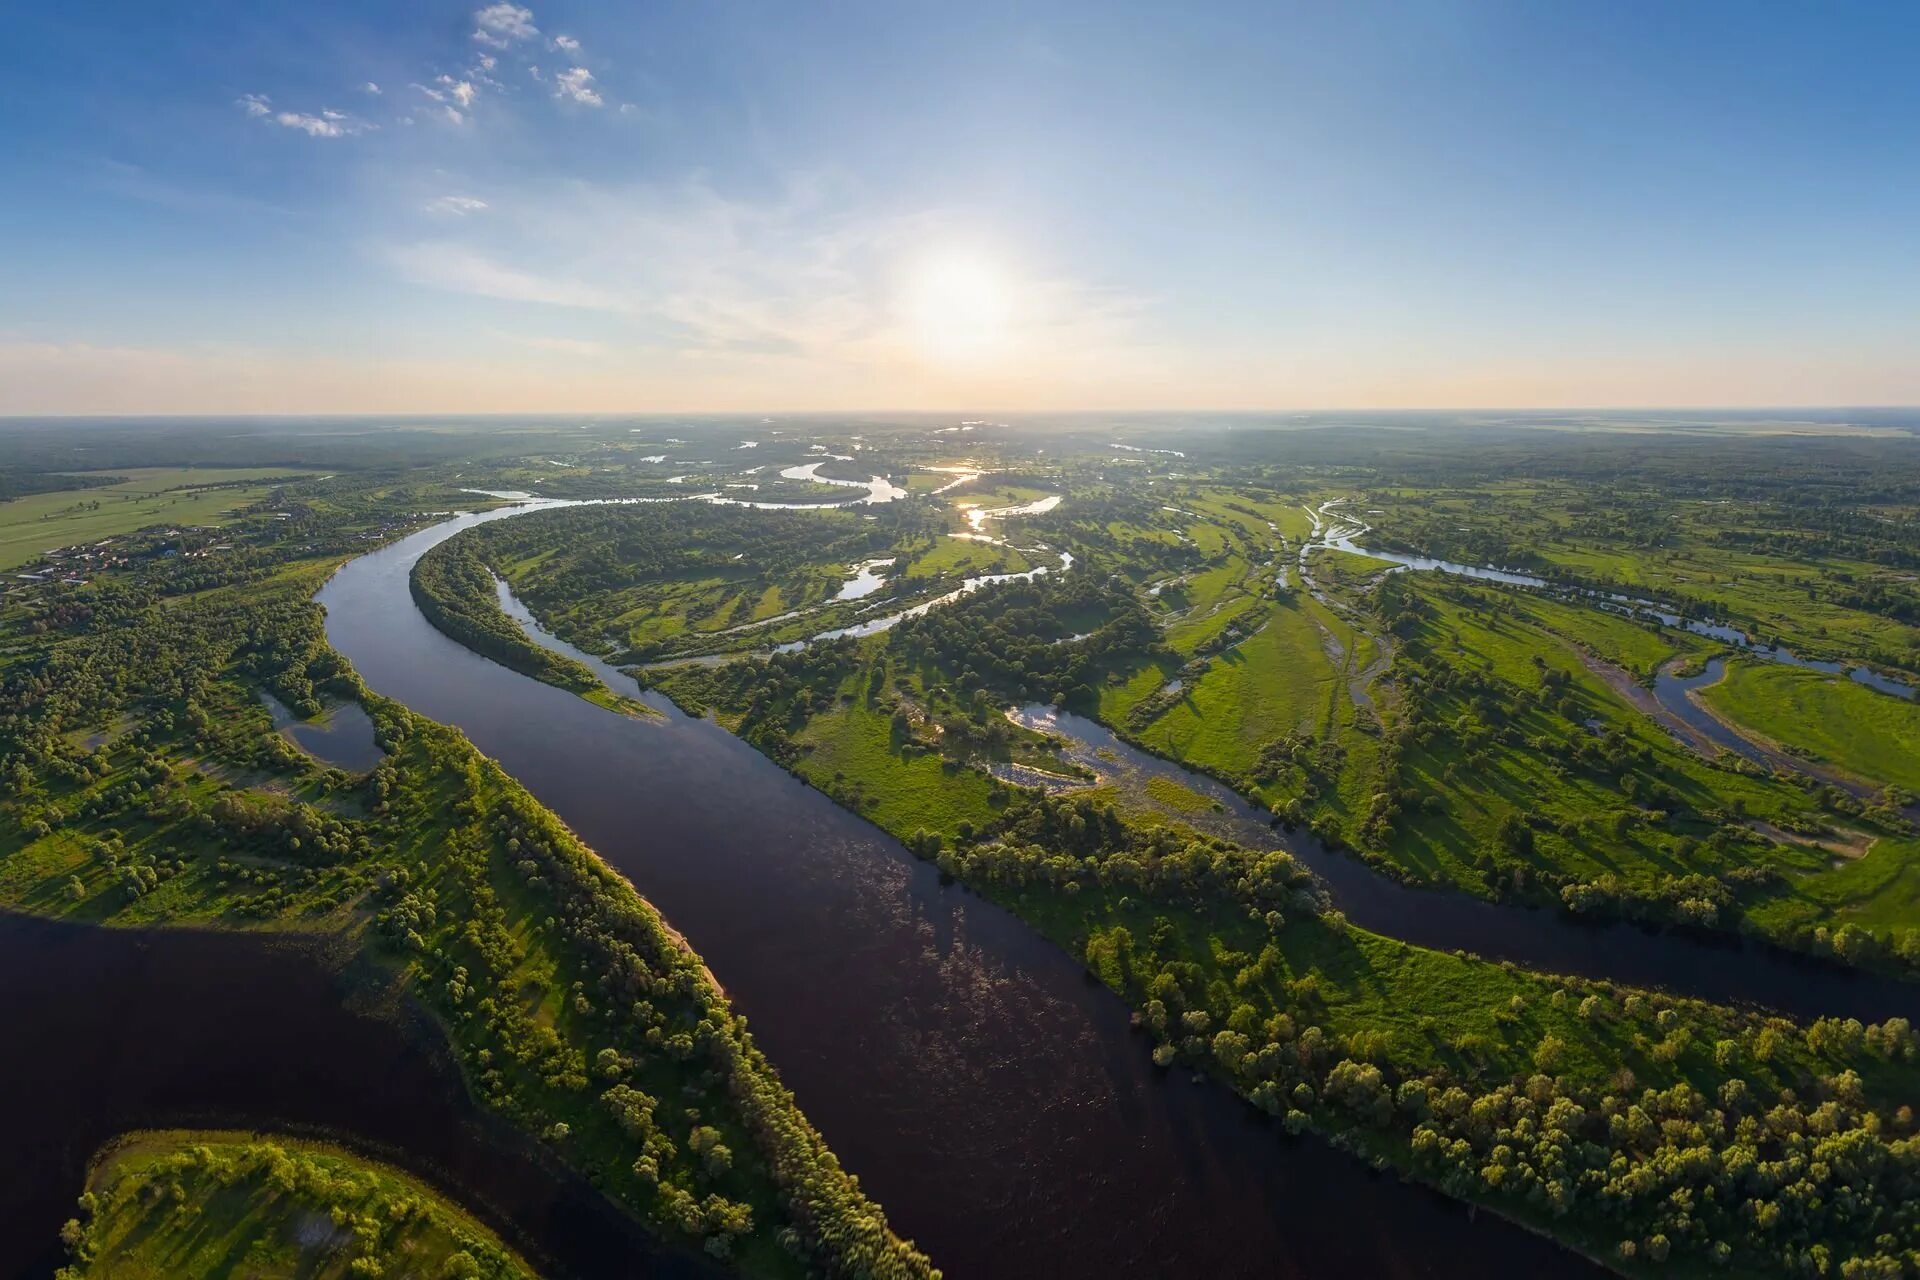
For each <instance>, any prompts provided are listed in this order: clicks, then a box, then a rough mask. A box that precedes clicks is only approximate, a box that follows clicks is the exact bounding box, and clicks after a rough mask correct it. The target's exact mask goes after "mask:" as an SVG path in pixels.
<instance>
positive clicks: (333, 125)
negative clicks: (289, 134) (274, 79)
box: [234, 93, 379, 138]
mask: <svg viewBox="0 0 1920 1280" xmlns="http://www.w3.org/2000/svg"><path fill="white" fill-rule="evenodd" d="M234 105H236V106H238V107H239V108H240V109H241V110H242V111H244V112H246V113H247V115H248V116H249V117H251V118H252V119H255V120H260V121H263V122H265V123H268V124H276V125H279V126H280V127H281V128H283V129H292V130H294V131H295V132H297V133H304V134H306V135H307V136H308V137H309V138H346V137H351V136H353V135H354V134H357V133H366V132H368V131H369V130H372V129H375V128H378V127H379V126H377V125H374V124H371V123H369V122H368V121H365V120H362V119H360V118H359V117H357V116H351V115H348V114H347V113H346V112H344V111H335V110H333V109H332V108H331V107H329V108H326V109H324V110H322V111H321V112H320V113H319V114H318V115H314V114H312V113H310V112H305V111H275V110H274V109H273V101H272V99H270V98H268V97H267V95H266V94H264V93H246V94H242V95H241V96H240V97H239V99H238V100H237V101H236V102H235V104H234Z"/></svg>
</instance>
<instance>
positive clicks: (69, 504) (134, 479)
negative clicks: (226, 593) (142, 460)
mask: <svg viewBox="0 0 1920 1280" xmlns="http://www.w3.org/2000/svg"><path fill="white" fill-rule="evenodd" d="M299 474H300V473H299V470H298V469H296V468H291V467H238V468H232V469H219V468H211V467H142V468H133V469H129V470H127V471H123V472H120V473H117V474H115V475H85V474H79V475H74V476H72V477H71V480H72V482H73V484H74V487H73V488H67V489H55V490H50V491H42V492H36V493H32V494H30V495H28V496H24V497H15V498H13V499H12V500H11V501H0V569H13V568H16V567H17V566H20V565H23V564H26V563H27V562H29V561H31V560H33V559H35V558H36V557H38V556H40V555H41V554H43V553H45V552H48V551H54V550H57V549H59V548H61V547H69V546H77V545H82V544H92V543H96V542H99V541H100V540H101V539H103V538H110V537H114V536H115V535H118V534H124V533H131V532H133V531H134V530H136V529H144V528H146V527H148V526H149V525H154V524H159V523H161V522H163V521H164V522H167V523H170V524H174V525H181V526H196V525H221V524H226V523H228V522H229V520H230V519H231V518H232V515H233V513H234V512H236V511H238V510H240V509H242V508H244V507H247V506H249V505H251V504H253V503H255V502H258V501H259V500H260V499H261V498H262V497H264V496H265V495H266V494H267V493H269V492H270V491H271V489H270V487H269V486H266V485H263V484H261V483H260V482H261V481H264V480H272V479H282V478H295V477H298V475H299ZM60 479H62V477H58V476H44V477H42V478H41V480H42V483H49V484H50V483H52V482H56V481H58V480H60ZM4 496H5V495H0V497H4Z"/></svg>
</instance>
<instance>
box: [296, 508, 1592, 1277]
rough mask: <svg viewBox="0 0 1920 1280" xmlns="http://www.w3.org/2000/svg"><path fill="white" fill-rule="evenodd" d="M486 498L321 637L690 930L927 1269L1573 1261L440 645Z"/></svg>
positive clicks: (366, 562)
mask: <svg viewBox="0 0 1920 1280" xmlns="http://www.w3.org/2000/svg"><path fill="white" fill-rule="evenodd" d="M511 514H514V509H505V510H501V511H494V512H488V513H483V514H479V515H468V516H463V517H459V518H456V519H454V520H451V521H448V522H446V523H443V524H441V525H437V526H435V527H433V528H431V529H428V530H425V531H423V532H421V533H418V534H415V535H413V536H412V537H409V538H407V539H404V540H402V541H400V542H398V543H395V544H393V545H391V546H389V547H386V548H384V549H382V550H380V551H376V552H374V553H372V554H370V555H367V556H364V557H362V558H360V559H359V560H356V561H354V562H352V563H351V564H349V565H347V566H346V567H345V568H344V569H342V570H341V572H340V573H339V574H337V575H336V576H335V577H334V579H333V580H332V581H331V582H330V583H329V584H328V585H327V587H326V588H325V589H324V590H323V591H322V592H321V594H320V597H319V599H320V602H321V603H322V604H323V605H325V606H326V608H327V615H328V616H327V631H328V635H329V638H330V639H331V640H332V643H333V645H334V646H335V647H336V648H337V649H338V650H339V651H340V652H341V653H343V654H344V655H346V656H347V657H348V658H349V659H350V660H351V661H352V662H353V663H354V665H355V666H356V667H357V668H358V670H359V672H360V674H361V675H362V676H363V677H364V678H365V679H366V681H367V683H368V684H370V685H371V686H372V687H373V688H375V689H376V690H378V691H380V692H381V693H384V694H387V695H389V696H391V697H395V698H398V699H400V700H401V701H404V702H406V703H407V704H408V705H410V706H412V707H413V708H414V709H415V710H417V711H420V712H422V713H423V714H426V715H429V716H432V717H434V718H435V719H438V720H441V721H443V722H446V723H450V724H454V725H457V726H459V727H460V728H461V729H463V730H464V731H465V732H466V733H467V735H468V736H469V737H470V738H471V739H472V740H473V741H474V743H475V744H476V745H477V746H478V747H479V748H480V749H481V750H482V751H485V752H486V753H488V754H489V755H491V756H493V757H494V758H495V759H497V760H499V761H500V762H501V764H502V765H503V766H504V767H505V768H506V769H508V770H509V771H510V772H511V773H513V774H514V775H515V776H516V777H518V778H519V779H520V780H521V781H522V782H524V783H525V784H526V785H527V786H528V787H529V788H531V789H532V790H533V792H534V793H535V794H536V795H537V796H538V797H539V798H540V799H541V800H542V801H543V802H544V803H546V804H547V805H548V806H550V807H551V808H553V809H554V810H555V811H556V812H557V813H558V814H559V815H560V816H561V817H562V818H564V819H565V820H566V821H567V822H568V823H569V824H570V825H571V826H572V827H573V828H574V830H575V831H577V832H578V833H579V834H580V835H581V836H582V837H583V838H584V839H585V840H586V841H587V842H588V843H589V844H591V845H592V846H593V847H594V848H595V849H596V850H597V851H598V852H599V853H600V854H601V856H603V857H604V858H606V859H607V861H608V862H609V863H610V864H611V865H613V866H614V867H616V868H618V869H619V870H620V871H621V872H622V873H624V874H625V875H626V876H628V877H629V878H630V879H631V880H632V881H633V882H634V884H635V885H636V886H637V887H638V888H639V889H640V891H641V892H642V893H644V894H645V895H646V896H647V897H648V898H650V899H651V900H652V901H653V902H654V903H655V904H657V905H658V906H659V907H660V908H661V910H662V911H663V912H664V913H665V914H666V916H667V918H668V919H669V920H670V921H672V922H673V924H674V925H675V926H676V927H678V928H679V929H681V930H682V931H683V932H684V933H686V935H687V936H688V938H689V939H690V940H691V941H692V942H693V944H694V946H695V947H696V948H697V949H698V950H699V951H700V953H701V954H702V956H704V957H705V959H706V960H707V962H708V964H709V965H710V966H711V967H712V969H713V971H714V972H715V974H716V975H717V976H718V978H719V980H720V981H721V983H722V984H723V985H724V986H725V987H726V989H727V991H728V993H729V995H730V996H731V997H732V999H733V1000H734V1001H735V1003H736V1006H737V1007H738V1008H739V1009H740V1010H741V1011H742V1012H743V1013H745V1014H746V1015H747V1016H748V1017H749V1018H750V1020H751V1022H752V1025H753V1027H754V1031H755V1034H756V1035H757V1037H758V1038H759V1040H760V1042H761V1044H762V1045H763V1046H764V1047H765V1049H766V1050H767V1052H768V1054H769V1055H770V1056H771V1057H772V1059H773V1061H774V1063H775V1064H776V1065H777V1067H778V1068H779V1070H780V1073H781V1075H782V1077H783V1078H784V1080H785V1081H786V1083H787V1084H788V1085H789V1086H790V1087H791V1088H792V1089H793V1090H794V1092H795V1093H796V1095H797V1096H798V1098H799V1101H800V1104H801V1106H802V1107H803V1108H804V1109H805V1110H806V1112H807V1114H808V1115H809V1116H810V1117H812V1119H813V1120H814V1122H815V1123H816V1124H817V1125H819V1127H820V1128H821V1130H822V1131H823V1132H824V1133H825V1135H826V1137H827V1140H828V1142H829V1143H830V1144H831V1145H832V1146H833V1148H834V1150H835V1151H836V1152H837V1153H838V1154H839V1156H840V1157H841V1159H842V1160H843V1161H844V1162H845V1163H846V1164H847V1166H848V1167H849V1168H850V1169H852V1170H853V1171H854V1172H855V1173H857V1174H858V1175H859V1177H860V1179H861V1181H862V1184H863V1185H864V1186H865V1187H866V1188H867V1190H868V1191H869V1192H870V1193H871V1194H873V1195H874V1196H875V1197H876V1198H877V1199H878V1200H879V1201H880V1202H881V1203H882V1204H883V1205H885V1206H886V1209H887V1211H888V1214H889V1215H890V1217H891V1219H892V1221H893V1223H894V1224H895V1226H896V1227H897V1228H898V1229H899V1230H900V1231H901V1232H903V1233H904V1234H907V1235H909V1236H911V1237H913V1238H914V1239H915V1240H916V1241H918V1242H919V1244H920V1245H921V1246H922V1247H923V1248H925V1249H926V1250H927V1251H928V1252H929V1253H930V1254H931V1255H932V1257H933V1258H934V1259H935V1261H936V1263H937V1264H939V1265H940V1266H942V1267H944V1268H945V1269H946V1271H947V1273H948V1275H950V1276H953V1277H956V1278H959V1280H968V1278H971V1277H1028V1276H1031V1277H1048V1278H1050V1280H1051V1278H1064V1280H1072V1278H1075V1277H1087V1278H1089V1280H1091V1278H1092V1277H1110V1276H1116V1275H1124V1276H1129V1277H1132V1276H1152V1277H1159V1276H1208V1277H1241V1276H1245V1277H1254V1276H1262V1277H1292V1276H1298V1277H1306V1276H1321V1275H1328V1274H1334V1275H1345V1276H1393V1277H1400V1276H1407V1277H1412V1276H1429V1277H1453V1276H1459V1277H1466V1276H1476V1277H1477V1276H1483V1275H1487V1274H1506V1275H1514V1274H1521V1275H1529V1274H1542V1273H1545V1272H1547V1271H1549V1270H1551V1271H1553V1272H1555V1273H1557V1274H1576V1275H1577V1274H1587V1273H1592V1274H1598V1272H1597V1269H1595V1268H1592V1267H1591V1266H1590V1264H1587V1263H1585V1262H1583V1261H1581V1260H1579V1259H1577V1258H1574V1257H1572V1256H1570V1255H1568V1254H1566V1253H1564V1252H1562V1251H1561V1250H1559V1249H1557V1248H1556V1247H1554V1246H1553V1245H1551V1244H1550V1243H1548V1242H1546V1241H1544V1240H1542V1239H1540V1238H1538V1237H1535V1236H1533V1235H1531V1234H1529V1233H1527V1232H1525V1231H1522V1230H1520V1229H1519V1228H1517V1227H1513V1226H1511V1225H1509V1224H1507V1223H1505V1222H1502V1221H1500V1220H1498V1219H1495V1218H1492V1217H1490V1216H1488V1215H1485V1214H1481V1215H1479V1216H1478V1217H1477V1219H1476V1218H1475V1217H1474V1216H1472V1215H1470V1214H1469V1213H1468V1211H1467V1210H1466V1209H1464V1208H1463V1207H1461V1206H1459V1205H1457V1204H1455V1203H1453V1202H1451V1201H1448V1200H1446V1199H1444V1198H1443V1197H1440V1196H1439V1195H1437V1194H1435V1193H1432V1192H1429V1191H1427V1190H1424V1189H1422V1188H1418V1187H1414V1186H1410V1185H1407V1184H1404V1183H1402V1182H1400V1181H1398V1180H1397V1179H1396V1178H1394V1177H1392V1176H1390V1175H1389V1176H1382V1175H1378V1174H1375V1173H1373V1172H1371V1171H1370V1170H1368V1169H1367V1168H1366V1167H1365V1166H1364V1165H1363V1164H1361V1163H1360V1162H1358V1161H1355V1160H1352V1159H1349V1158H1347V1157H1345V1156H1343V1155H1340V1154H1339V1153H1337V1152H1335V1151H1333V1150H1332V1149H1331V1148H1329V1147H1327V1146H1325V1145H1323V1144H1321V1143H1318V1142H1315V1141H1312V1140H1305V1141H1291V1140H1288V1139H1287V1138H1285V1137H1284V1136H1283V1135H1282V1134H1281V1133H1280V1132H1279V1131H1278V1129H1277V1128H1276V1127H1275V1126H1274V1125H1272V1124H1271V1123H1270V1122H1268V1121H1266V1120H1265V1119H1264V1118H1262V1117H1261V1116H1259V1114H1258V1113H1257V1112H1255V1111H1254V1109H1253V1108H1251V1107H1249V1106H1247V1105H1246V1104H1245V1103H1244V1102H1242V1101H1241V1100H1239V1099H1238V1098H1236V1097H1234V1096H1233V1095H1232V1094H1230V1093H1229V1092H1228V1091H1226V1090H1225V1089H1223V1088H1220V1087H1218V1086H1215V1085H1212V1084H1196V1083H1193V1082H1192V1077H1191V1075H1190V1073H1188V1072H1185V1071H1176V1072H1172V1073H1165V1072H1161V1071H1159V1070H1157V1069H1155V1068H1154V1067H1153V1066H1152V1065H1151V1064H1150V1062H1149V1061H1148V1057H1147V1053H1146V1048H1147V1046H1146V1045H1145V1044H1144V1043H1143V1042H1142V1041H1141V1040H1139V1039H1138V1038H1137V1037H1136V1036H1135V1035H1134V1034H1133V1033H1132V1032H1130V1031H1129V1029H1128V1010H1127V1008H1126V1006H1125V1005H1124V1004H1123V1003H1122V1002H1121V1001H1120V999H1119V998H1118V997H1116V996H1114V995H1113V994H1112V993H1111V992H1109V991H1107V990H1106V989H1105V988H1103V987H1100V986H1098V985H1097V984H1095V983H1093V982H1092V981H1091V980H1090V979H1088V978H1087V976H1086V975H1085V974H1084V972H1083V971H1082V968H1081V966H1080V965H1079V964H1077V963H1076V962H1074V961H1073V960H1072V959H1070V958H1069V957H1068V956H1067V955H1066V954H1065V953H1064V952H1062V951H1061V950H1059V949H1058V948H1057V947H1055V946H1053V945H1052V944H1051V943H1049V942H1047V941H1046V940H1045V939H1043V938H1041V937H1040V936H1039V935H1038V934H1036V933H1034V932H1033V931H1032V930H1031V929H1029V928H1028V927H1027V926H1026V925H1025V924H1023V923H1022V922H1020V921H1019V920H1018V919H1016V918H1015V917H1013V916H1012V915H1011V914H1009V913H1008V912H1006V911H1004V910H1001V909H1000V908H998V907H996V906H994V905H993V904H991V903H988V902H986V901H984V900H982V899H981V898H979V897H978V896H977V895H974V894H972V893H970V892H969V891H967V890H965V889H963V888H961V887H959V886H955V885H950V884H947V885H943V884H942V883H941V879H940V876H939V874H938V872H937V871H936V869H935V868H934V867H932V866H931V865H929V864H927V863H924V862H921V861H920V860H919V859H917V858H915V857H913V856H912V855H911V854H909V853H908V852H907V851H906V850H905V849H904V848H903V847H902V846H901V845H900V844H899V843H898V842H897V841H895V840H893V839H892V838H891V837H889V836H887V835H886V834H885V833H883V832H881V831H879V830H878V829H877V828H875V827H873V826H872V825H871V824H869V823H867V822H866V821H865V820H863V819H861V818H859V817H857V816H855V815H853V814H851V813H849V812H847V811H846V810H844V809H841V808H839V807H838V806H837V805H835V804H834V803H833V802H832V801H830V800H828V799H827V798H826V797H825V796H823V795H821V794H820V793H818V792H816V791H814V790H813V789H812V788H810V787H808V786H807V785H806V784H804V783H802V782H800V781H799V780H797V779H795V778H793V777H791V776H789V775H788V774H787V773H785V772H784V771H782V770H781V769H779V768H778V767H777V766H775V765H773V764H772V763H771V762H770V761H768V760H767V759H766V758H765V757H763V756H761V755H760V754H759V753H758V752H757V751H755V750H754V749H753V748H752V747H750V746H748V745H747V744H746V743H744V742H742V741H740V740H739V739H736V738H734V737H733V736H732V735H731V734H729V733H727V732H725V731H724V730H722V729H720V728H719V727H718V726H716V725H713V724H711V723H709V722H706V721H702V720H696V719H692V718H689V717H687V716H684V715H681V714H680V713H678V712H677V711H674V710H672V709H671V708H670V707H664V706H663V707H662V709H663V713H664V714H663V715H662V716H661V717H660V718H659V719H657V720H653V721H647V720H638V719H634V718H630V717H626V716H621V715H617V714H614V713H611V712H608V711H605V710H602V709H601V708H599V707H596V706H594V705H592V704H590V703H588V702H586V701H584V700H582V699H580V698H578V697H576V696H574V695H573V694H570V693H567V692H565V691H563V690H560V689H556V688H553V687H551V686H548V685H544V684H541V683H539V682H537V681H534V680H531V679H528V678H526V677H524V676H521V675H518V674H516V673H514V672H512V671H509V670H507V669H506V668H504V667H501V666H499V665H497V664H495V663H493V662H491V661H489V660H487V659H485V658H483V657H480V656H479V655H477V654H474V653H472V652H471V651H469V650H467V649H465V648H463V647H461V646H460V645H458V644H456V643H454V642H453V641H451V640H449V639H447V638H446V637H445V636H443V635H441V634H440V633H439V632H438V631H436V630H434V629H433V627H432V626H431V625H430V624H429V623H428V622H427V621H426V619H425V618H423V617H422V616H421V615H420V614H419V612H418V611H417V610H416V609H415V607H414V605H413V602H412V598H411V596H410V594H409V592H408V585H407V576H408V573H409V571H410V570H411V567H412V565H413V563H414V561H415V560H417V559H418V558H419V556H420V555H421V554H422V553H423V552H425V551H426V550H427V549H428V548H429V547H431V546H433V545H434V544H436V543H438V542H440V541H443V540H444V539H446V538H448V537H450V536H452V535H453V534H454V533H455V532H458V531H459V530H460V529H461V528H465V527H468V526H470V525H472V524H475V523H479V522H481V521H483V520H487V519H497V518H501V517H503V516H506V515H511ZM650 701H652V702H654V704H655V705H656V706H660V705H661V704H662V700H660V699H657V698H653V699H650Z"/></svg>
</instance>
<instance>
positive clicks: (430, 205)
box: [427, 196, 487, 217]
mask: <svg viewBox="0 0 1920 1280" xmlns="http://www.w3.org/2000/svg"><path fill="white" fill-rule="evenodd" d="M486 207H487V202H486V201H485V200H478V199H475V198H474V197H473V196H440V197H437V198H436V199H433V200H429V201H428V202H427V212H428V213H450V214H453V215H454V216H455V217H465V216H466V215H467V214H469V213H478V212H480V211H481V210H482V209H484V208H486Z"/></svg>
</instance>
